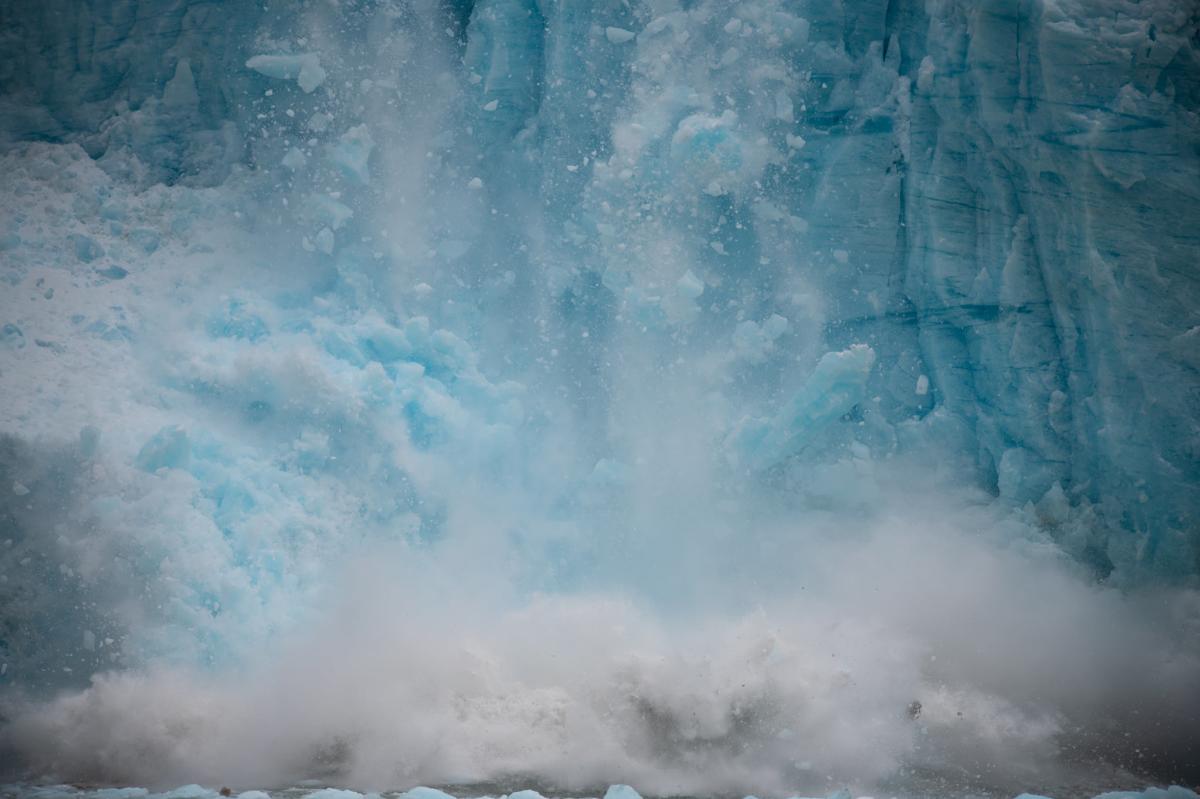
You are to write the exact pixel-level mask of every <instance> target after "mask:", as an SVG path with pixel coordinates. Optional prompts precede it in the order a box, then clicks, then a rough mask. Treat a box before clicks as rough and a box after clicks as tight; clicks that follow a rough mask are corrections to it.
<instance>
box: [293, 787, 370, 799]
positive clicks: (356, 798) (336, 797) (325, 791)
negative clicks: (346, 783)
mask: <svg viewBox="0 0 1200 799" xmlns="http://www.w3.org/2000/svg"><path fill="white" fill-rule="evenodd" d="M303 799H364V796H363V794H361V793H359V792H358V791H347V790H344V789H341V788H322V789H321V790H319V791H313V792H312V793H307V794H305V795H304V797H303Z"/></svg>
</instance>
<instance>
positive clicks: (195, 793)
mask: <svg viewBox="0 0 1200 799" xmlns="http://www.w3.org/2000/svg"><path fill="white" fill-rule="evenodd" d="M155 795H156V796H158V797H161V799H209V798H210V797H214V796H217V795H218V794H217V792H216V791H213V790H210V789H208V788H205V787H204V786H202V785H182V786H180V787H178V788H176V789H175V790H173V791H167V792H166V793H162V794H155Z"/></svg>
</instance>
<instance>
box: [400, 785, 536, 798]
mask: <svg viewBox="0 0 1200 799" xmlns="http://www.w3.org/2000/svg"><path fill="white" fill-rule="evenodd" d="M521 793H532V792H531V791H522V792H521ZM515 795H516V794H514V796H515ZM398 799H454V797H453V796H451V795H450V794H448V793H446V792H445V791H439V790H438V789H437V788H426V787H425V786H424V785H419V786H417V787H416V788H412V789H410V790H407V791H405V792H404V793H402V794H400V796H399V798H398Z"/></svg>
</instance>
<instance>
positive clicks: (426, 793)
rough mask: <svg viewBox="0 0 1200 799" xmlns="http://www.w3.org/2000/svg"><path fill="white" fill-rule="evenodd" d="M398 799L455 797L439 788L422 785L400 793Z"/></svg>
mask: <svg viewBox="0 0 1200 799" xmlns="http://www.w3.org/2000/svg"><path fill="white" fill-rule="evenodd" d="M398 799H454V797H453V796H451V795H450V794H448V793H446V792H445V791H439V790H438V789H437V788H426V787H425V786H423V785H422V786H418V787H416V788H410V789H409V790H407V791H405V792H404V793H402V794H400V796H399V797H398Z"/></svg>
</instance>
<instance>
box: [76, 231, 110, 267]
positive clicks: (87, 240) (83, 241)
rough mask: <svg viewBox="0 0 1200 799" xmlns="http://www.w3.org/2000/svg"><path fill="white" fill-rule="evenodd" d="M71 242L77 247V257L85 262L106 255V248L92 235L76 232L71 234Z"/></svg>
mask: <svg viewBox="0 0 1200 799" xmlns="http://www.w3.org/2000/svg"><path fill="white" fill-rule="evenodd" d="M71 242H72V244H73V245H74V247H75V257H76V258H78V259H79V260H81V261H83V262H84V263H85V264H86V263H91V262H92V261H94V260H96V259H97V258H103V257H104V248H103V247H101V246H100V244H99V242H97V241H96V240H95V239H93V238H92V237H91V236H88V235H85V234H83V233H75V234H72V236H71Z"/></svg>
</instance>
